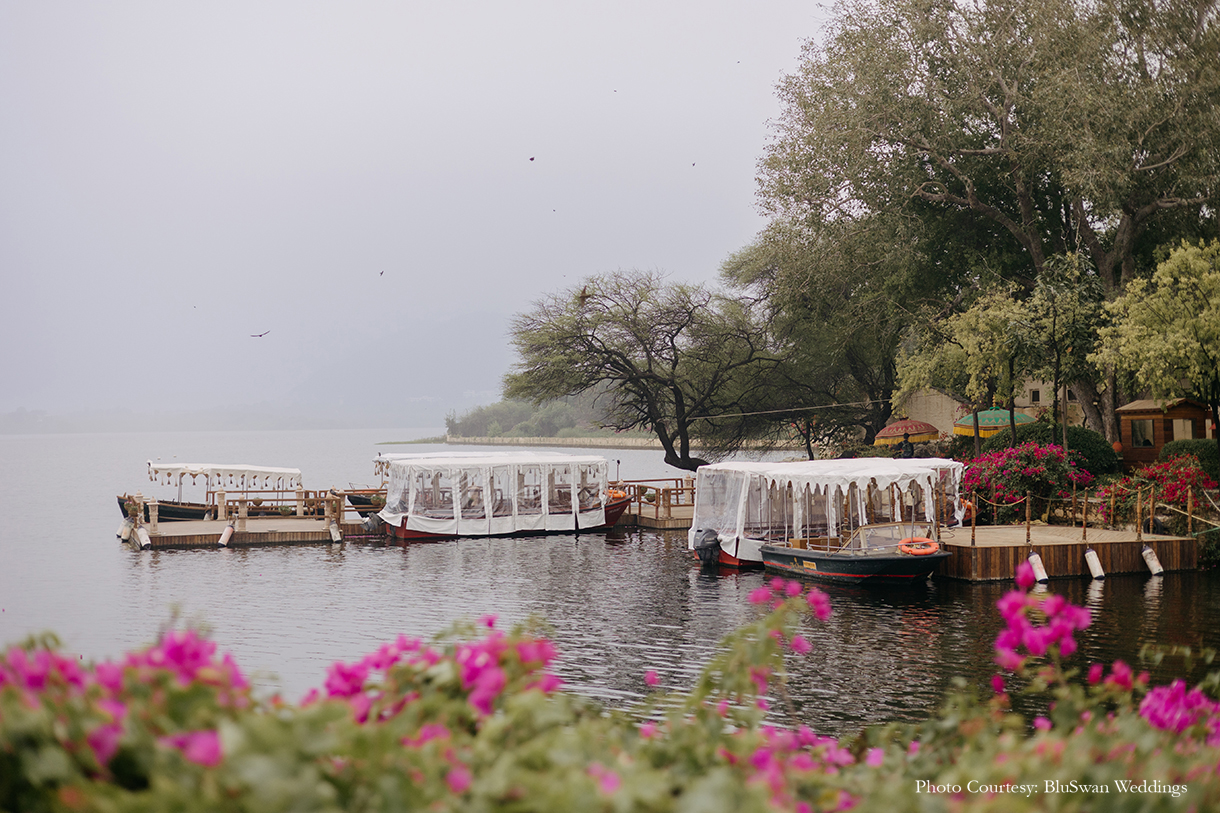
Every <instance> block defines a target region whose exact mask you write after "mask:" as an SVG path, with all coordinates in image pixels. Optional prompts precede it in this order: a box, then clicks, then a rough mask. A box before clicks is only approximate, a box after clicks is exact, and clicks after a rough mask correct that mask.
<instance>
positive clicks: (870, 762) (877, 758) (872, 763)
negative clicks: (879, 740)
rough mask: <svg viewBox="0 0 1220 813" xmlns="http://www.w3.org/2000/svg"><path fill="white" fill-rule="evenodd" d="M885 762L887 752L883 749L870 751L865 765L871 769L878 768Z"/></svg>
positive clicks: (871, 749) (865, 759)
mask: <svg viewBox="0 0 1220 813" xmlns="http://www.w3.org/2000/svg"><path fill="white" fill-rule="evenodd" d="M882 762H885V751H884V750H883V749H881V748H870V749H868V756H866V757H865V758H864V764H865V765H867V766H868V767H870V768H878V767H880V766H881V763H882Z"/></svg>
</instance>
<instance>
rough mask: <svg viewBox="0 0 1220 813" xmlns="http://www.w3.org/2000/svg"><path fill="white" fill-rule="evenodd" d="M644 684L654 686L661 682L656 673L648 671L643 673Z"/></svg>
mask: <svg viewBox="0 0 1220 813" xmlns="http://www.w3.org/2000/svg"><path fill="white" fill-rule="evenodd" d="M644 682H645V683H647V684H648V685H649V686H656V685H657V684H658V683H660V682H661V681H660V679H659V678H658V677H657V673H656V672H654V671H652V670H651V669H649V670H648V671H647V672H645V673H644Z"/></svg>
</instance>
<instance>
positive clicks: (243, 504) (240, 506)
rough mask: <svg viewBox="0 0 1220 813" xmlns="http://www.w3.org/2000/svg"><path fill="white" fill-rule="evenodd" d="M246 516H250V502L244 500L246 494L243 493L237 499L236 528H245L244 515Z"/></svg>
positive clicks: (242, 529)
mask: <svg viewBox="0 0 1220 813" xmlns="http://www.w3.org/2000/svg"><path fill="white" fill-rule="evenodd" d="M248 516H250V503H249V502H247V501H246V495H245V494H243V495H242V496H241V499H239V500H238V501H237V530H239V531H244V530H246V517H248Z"/></svg>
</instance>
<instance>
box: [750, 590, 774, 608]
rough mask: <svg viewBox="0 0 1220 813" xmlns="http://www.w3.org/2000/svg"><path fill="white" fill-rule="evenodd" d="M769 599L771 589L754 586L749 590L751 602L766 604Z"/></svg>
mask: <svg viewBox="0 0 1220 813" xmlns="http://www.w3.org/2000/svg"><path fill="white" fill-rule="evenodd" d="M770 600H771V591H770V590H768V589H767V588H765V587H756V588H755V589H753V590H751V591H750V603H751V604H766V603H767V602H768V601H770Z"/></svg>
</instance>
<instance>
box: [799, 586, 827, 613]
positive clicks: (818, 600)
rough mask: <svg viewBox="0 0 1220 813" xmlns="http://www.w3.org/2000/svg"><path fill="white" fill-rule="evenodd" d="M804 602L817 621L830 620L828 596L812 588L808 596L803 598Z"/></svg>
mask: <svg viewBox="0 0 1220 813" xmlns="http://www.w3.org/2000/svg"><path fill="white" fill-rule="evenodd" d="M805 601H806V602H807V603H808V604H809V609H811V610H813V614H814V615H815V616H817V619H818V620H819V621H825V620H826V619H828V618H830V596H828V595H826V594H825V593H823V592H822V591H821V590H819V589H817V588H816V587H814V588H810V590H809V594H808V595H806V596H805Z"/></svg>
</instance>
